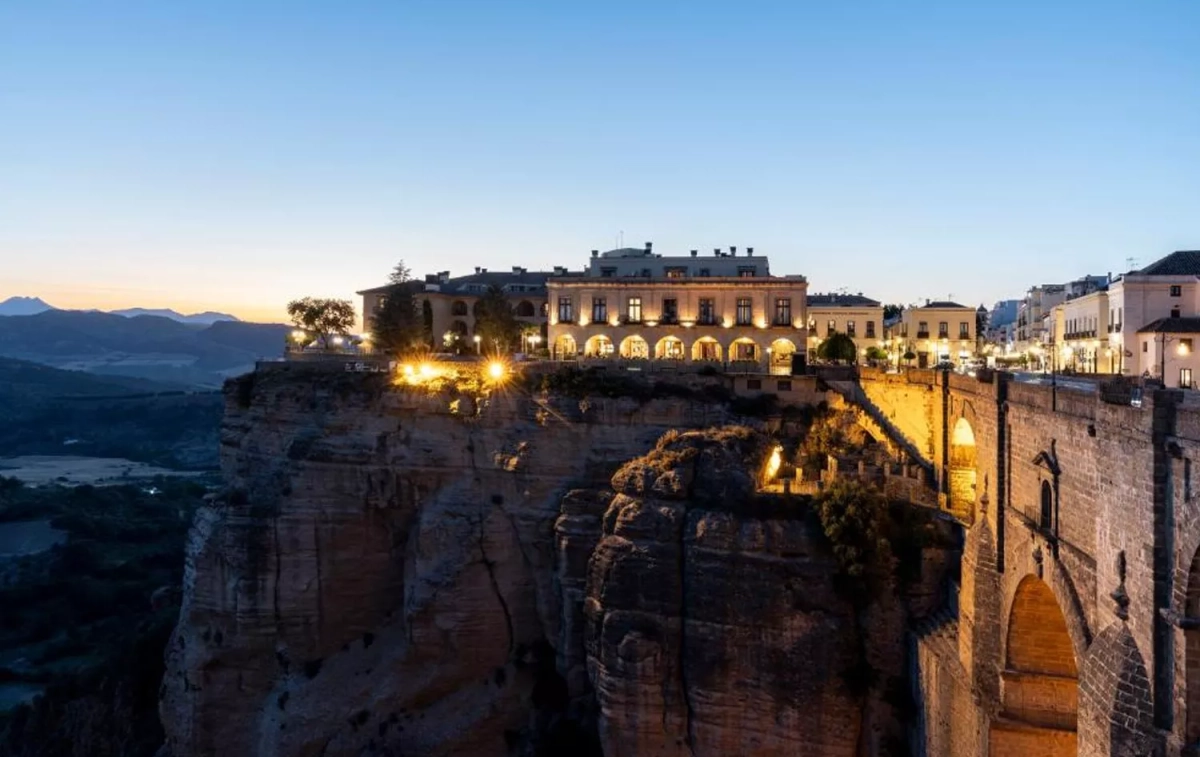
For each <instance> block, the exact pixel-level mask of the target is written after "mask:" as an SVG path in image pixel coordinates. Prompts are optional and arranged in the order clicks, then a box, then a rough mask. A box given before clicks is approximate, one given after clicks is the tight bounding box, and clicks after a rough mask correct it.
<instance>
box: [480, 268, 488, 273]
mask: <svg viewBox="0 0 1200 757" xmlns="http://www.w3.org/2000/svg"><path fill="white" fill-rule="evenodd" d="M479 272H480V273H487V269H486V268H480V269H479Z"/></svg>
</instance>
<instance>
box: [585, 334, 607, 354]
mask: <svg viewBox="0 0 1200 757" xmlns="http://www.w3.org/2000/svg"><path fill="white" fill-rule="evenodd" d="M583 354H584V357H612V354H613V343H612V340H611V339H609V338H608V337H606V336H605V335H604V334H597V335H596V336H594V337H592V338H591V339H588V340H587V341H586V342H584V344H583Z"/></svg>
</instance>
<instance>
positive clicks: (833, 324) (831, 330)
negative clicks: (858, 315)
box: [825, 318, 837, 336]
mask: <svg viewBox="0 0 1200 757" xmlns="http://www.w3.org/2000/svg"><path fill="white" fill-rule="evenodd" d="M836 333H837V321H835V320H833V319H832V318H830V319H829V320H828V321H826V322H825V336H833V335H834V334H836Z"/></svg>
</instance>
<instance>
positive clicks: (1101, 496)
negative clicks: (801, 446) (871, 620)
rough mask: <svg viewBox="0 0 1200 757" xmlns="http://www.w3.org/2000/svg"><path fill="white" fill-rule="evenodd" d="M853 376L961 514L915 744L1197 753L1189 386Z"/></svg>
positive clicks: (1196, 576)
mask: <svg viewBox="0 0 1200 757" xmlns="http://www.w3.org/2000/svg"><path fill="white" fill-rule="evenodd" d="M859 384H860V387H861V396H859V397H858V401H859V402H860V404H861V405H862V406H863V407H864V410H865V411H866V412H868V414H870V415H872V416H873V417H882V418H884V419H886V421H887V423H888V425H889V430H890V432H891V433H898V434H901V435H903V437H904V440H905V444H906V447H907V448H908V449H911V450H912V454H914V455H919V456H921V458H922V459H923V460H924V462H925V463H927V464H928V465H929V466H931V467H932V470H933V477H932V478H933V480H934V481H935V485H936V487H937V489H938V499H939V503H940V506H941V507H942V508H944V509H945V510H947V511H948V512H949V513H951V514H953V515H954V517H955V518H957V519H958V520H959V521H960V522H961V523H963V526H964V529H965V535H964V540H965V542H964V556H963V562H962V574H961V584H960V585H959V586H957V587H955V589H956V591H957V596H956V600H957V601H951V602H950V603H949V609H948V611H947V612H945V613H943V614H942V616H941V618H940V620H939V621H937V622H935V623H932V624H929V625H927V626H926V627H925V628H923V629H921V630H920V631H918V632H917V633H915V634H914V638H913V663H914V666H915V676H914V679H915V680H916V681H917V688H918V690H917V691H916V692H915V694H916V697H917V701H918V702H919V703H920V712H921V720H920V723H919V728H918V729H917V732H918V735H917V736H916V737H915V741H916V743H915V744H914V745H913V746H914V751H915V753H917V754H925V755H930V756H931V757H941V755H955V757H958V756H959V755H961V756H964V757H966V756H968V755H980V756H982V755H990V757H1005V756H1006V755H1020V756H1021V757H1039V756H1040V755H1074V754H1081V755H1130V756H1131V757H1132V756H1133V755H1137V756H1139V757H1140V756H1141V755H1200V749H1197V748H1196V746H1195V745H1197V744H1200V556H1198V555H1197V551H1198V549H1200V498H1198V497H1197V493H1196V491H1195V490H1194V486H1193V471H1192V462H1193V460H1197V459H1200V398H1197V397H1196V396H1194V393H1190V392H1189V393H1184V392H1180V391H1177V390H1160V391H1157V392H1154V393H1152V394H1150V395H1147V396H1146V397H1145V398H1144V400H1143V401H1142V403H1141V404H1140V406H1137V407H1135V406H1132V405H1131V404H1129V403H1128V402H1125V403H1124V404H1110V403H1109V402H1106V401H1104V399H1102V398H1101V397H1100V396H1098V395H1094V394H1083V393H1078V392H1074V391H1069V390H1064V389H1062V388H1057V389H1055V388H1052V387H1050V386H1044V385H1041V386H1035V385H1029V384H1021V383H1017V382H1014V381H1011V380H1009V377H1008V376H1007V375H1006V374H995V376H994V377H992V378H991V380H990V381H982V380H977V379H974V378H969V377H966V376H959V375H954V374H946V373H941V372H933V371H910V372H908V373H907V374H900V375H890V374H884V373H881V372H874V371H864V372H863V373H862V375H861V377H860V382H859Z"/></svg>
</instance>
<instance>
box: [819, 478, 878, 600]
mask: <svg viewBox="0 0 1200 757" xmlns="http://www.w3.org/2000/svg"><path fill="white" fill-rule="evenodd" d="M813 504H814V505H815V506H816V510H817V516H818V517H819V518H820V520H821V527H822V529H823V530H824V531H825V536H826V538H828V539H829V542H830V544H831V546H832V547H833V554H834V557H836V558H837V561H838V565H839V566H840V567H841V569H842V571H843V572H844V573H845V574H846V575H847V576H849V577H851V578H854V579H859V580H864V579H867V578H868V577H869V575H870V574H872V573H874V574H876V575H878V574H879V573H882V572H883V571H886V570H887V569H888V567H889V563H890V561H891V554H892V552H891V544H890V543H889V541H888V538H887V532H888V521H887V518H888V510H887V500H886V499H885V498H884V496H883V494H882V493H881V492H880V491H879V490H878V489H876V488H875V487H874V486H871V485H869V484H863V483H861V482H859V481H855V480H850V479H844V478H839V479H836V480H834V481H832V482H830V484H829V485H828V486H827V487H826V488H825V489H823V490H822V491H821V492H820V493H818V494H817V496H816V497H815V498H814V499H813Z"/></svg>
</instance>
